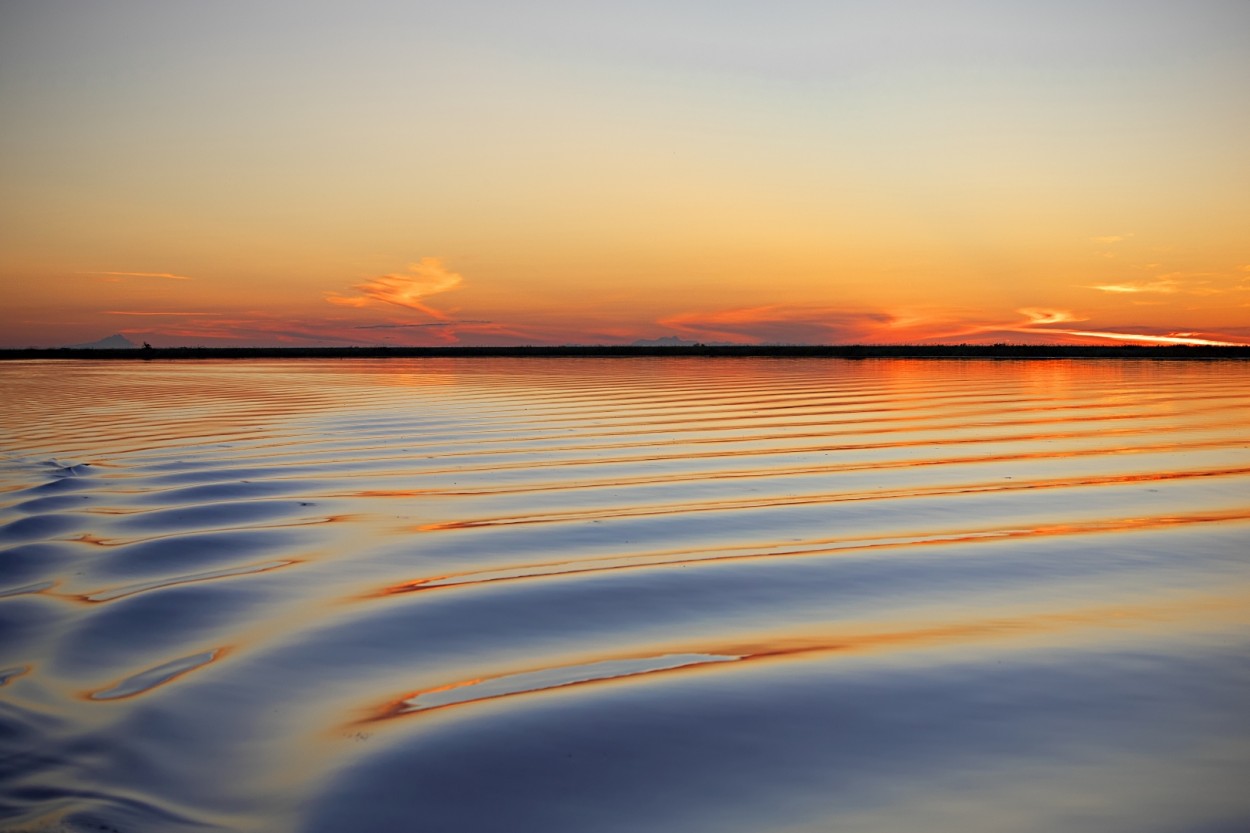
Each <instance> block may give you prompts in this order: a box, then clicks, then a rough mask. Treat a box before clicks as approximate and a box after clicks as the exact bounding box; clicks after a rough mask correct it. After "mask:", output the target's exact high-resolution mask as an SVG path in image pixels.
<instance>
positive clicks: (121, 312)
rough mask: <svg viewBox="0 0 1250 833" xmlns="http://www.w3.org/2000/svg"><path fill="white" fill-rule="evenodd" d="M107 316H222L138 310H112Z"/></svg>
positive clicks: (205, 313)
mask: <svg viewBox="0 0 1250 833" xmlns="http://www.w3.org/2000/svg"><path fill="white" fill-rule="evenodd" d="M104 314H105V315H221V313H219V312H139V311H137V310H120V309H110V310H105V311H104Z"/></svg>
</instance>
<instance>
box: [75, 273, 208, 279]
mask: <svg viewBox="0 0 1250 833" xmlns="http://www.w3.org/2000/svg"><path fill="white" fill-rule="evenodd" d="M78 274H80V275H110V276H112V277H121V278H165V279H167V280H171V281H190V280H195V279H194V278H192V277H190V276H188V275H175V274H173V273H171V272H79V273H78Z"/></svg>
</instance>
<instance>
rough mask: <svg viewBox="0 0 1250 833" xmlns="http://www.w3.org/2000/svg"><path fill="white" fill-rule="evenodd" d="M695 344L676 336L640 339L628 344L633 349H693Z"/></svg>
mask: <svg viewBox="0 0 1250 833" xmlns="http://www.w3.org/2000/svg"><path fill="white" fill-rule="evenodd" d="M695 344H696V342H693V341H687V340H686V339H684V338H678V337H677V336H660V337H659V338H640V339H638V340H637V341H633V342H630V345H631V346H633V347H693V346H694V345H695Z"/></svg>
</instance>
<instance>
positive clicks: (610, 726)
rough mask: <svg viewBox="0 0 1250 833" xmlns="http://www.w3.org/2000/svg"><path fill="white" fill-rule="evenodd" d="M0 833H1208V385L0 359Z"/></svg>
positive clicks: (708, 369)
mask: <svg viewBox="0 0 1250 833" xmlns="http://www.w3.org/2000/svg"><path fill="white" fill-rule="evenodd" d="M0 390H2V391H3V399H4V402H3V404H0V414H2V416H3V421H2V423H0V428H2V429H3V440H2V443H3V452H4V455H3V458H2V459H0V489H2V490H3V491H0V828H3V829H6V830H7V829H18V830H67V831H78V830H105V831H124V832H125V833H130V831H149V830H159V831H175V832H179V833H180V832H181V831H205V830H231V831H292V833H295V831H301V832H304V831H307V832H308V833H313V832H315V833H323V832H324V833H329V832H330V831H347V830H369V831H392V830H414V831H561V832H562V831H568V832H569V833H573V831H577V833H584V832H585V831H608V832H609V833H615V832H616V831H621V832H622V833H623V831H674V833H676V831H682V833H688V832H690V831H694V832H695V833H699V832H700V831H708V833H711V831H716V833H722V832H723V831H731V832H733V831H784V833H800V831H804V832H805V831H830V830H837V831H874V832H877V831H879V832H880V833H896V831H900V830H911V829H922V830H925V831H961V832H964V831H995V833H999V832H1000V831H1038V833H1041V832H1042V831H1045V832H1046V833H1050V832H1051V831H1055V830H1064V831H1099V833H1103V832H1104V831H1125V833H1128V832H1129V831H1132V832H1133V833H1140V831H1179V830H1184V831H1202V833H1217V831H1219V832H1221V833H1222V832H1223V831H1228V833H1232V831H1243V830H1246V829H1250V790H1247V789H1246V784H1247V782H1248V779H1250V628H1247V625H1250V419H1248V418H1247V415H1248V414H1250V365H1247V364H1245V363H1238V362H1226V363H1218V362H1211V363H1205V362H1192V363H1191V362H1184V363H1174V362H1149V361H1126V362H1116V361H1099V362H1081V361H1025V362H1012V361H931V362H925V361H903V360H867V361H844V360H822V359H817V360H783V359H729V360H723V359H698V358H692V359H604V360H597V359H498V360H488V359H445V360H443V359H439V360H411V361H409V360H394V361H288V362H282V361H271V362H270V361H258V362H239V363H230V362H203V363H174V362H149V363H138V362H124V363H108V362H99V363H95V362H84V363H75V362H13V363H6V364H4V365H2V366H0Z"/></svg>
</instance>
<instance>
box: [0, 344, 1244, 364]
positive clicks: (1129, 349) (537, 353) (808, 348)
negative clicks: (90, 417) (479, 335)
mask: <svg viewBox="0 0 1250 833" xmlns="http://www.w3.org/2000/svg"><path fill="white" fill-rule="evenodd" d="M678 356H704V357H712V358H830V359H1169V360H1195V359H1202V360H1210V359H1242V360H1246V359H1250V346H1233V347H1220V346H1206V345H1202V346H1190V345H1158V346H1153V345H1152V346H1140V345H1132V344H1124V345H1108V346H1101V345H1099V346H1087V345H1034V344H922V345H914V344H913V345H905V344H890V345H867V344H796V345H749V344H747V345H690V346H685V345H681V346H659V347H657V346H638V345H561V346H523V347H155V348H140V349H124V350H107V349H106V350H101V349H79V348H28V349H17V350H14V349H0V361H4V360H18V359H75V360H81V359H91V360H108V361H112V360H140V361H145V360H150V359H183V360H186V359H191V360H195V359H411V358H580V357H585V358H644V357H647V358H650V357H678Z"/></svg>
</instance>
